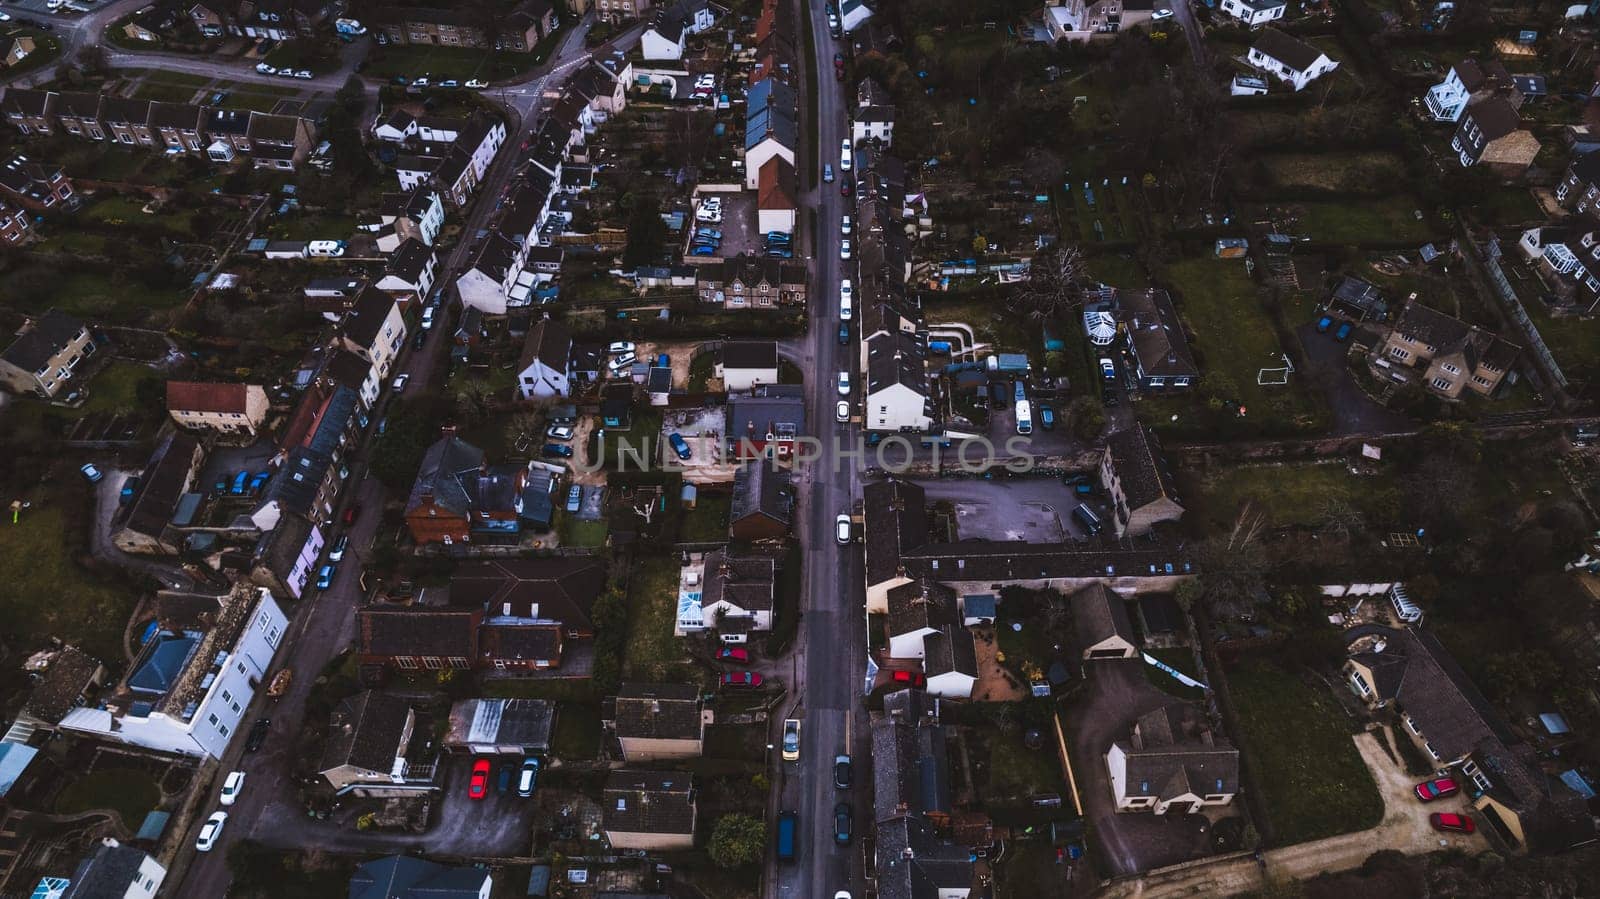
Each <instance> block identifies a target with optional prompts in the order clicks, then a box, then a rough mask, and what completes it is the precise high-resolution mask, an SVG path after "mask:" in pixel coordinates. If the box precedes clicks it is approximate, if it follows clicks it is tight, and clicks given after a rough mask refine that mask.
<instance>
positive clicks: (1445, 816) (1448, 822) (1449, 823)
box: [1428, 812, 1478, 833]
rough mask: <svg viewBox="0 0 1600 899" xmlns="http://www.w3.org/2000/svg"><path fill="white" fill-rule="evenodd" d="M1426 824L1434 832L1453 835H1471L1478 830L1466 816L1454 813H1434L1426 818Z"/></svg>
mask: <svg viewBox="0 0 1600 899" xmlns="http://www.w3.org/2000/svg"><path fill="white" fill-rule="evenodd" d="M1428 823H1429V824H1432V825H1433V829H1434V830H1445V831H1452V832H1454V833H1473V832H1475V831H1476V830H1477V829H1478V826H1477V825H1476V824H1473V823H1472V819H1471V818H1468V817H1467V816H1466V815H1458V814H1456V813H1455V812H1434V813H1433V814H1431V815H1429V816H1428Z"/></svg>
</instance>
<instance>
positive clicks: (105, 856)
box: [62, 842, 149, 899]
mask: <svg viewBox="0 0 1600 899" xmlns="http://www.w3.org/2000/svg"><path fill="white" fill-rule="evenodd" d="M148 857H149V856H148V855H146V854H145V853H144V852H143V851H142V850H139V849H135V848H133V847H132V846H126V845H115V846H113V845H110V844H109V843H105V842H102V843H100V844H99V845H97V846H95V848H94V852H92V853H90V855H89V857H88V858H85V859H84V860H83V861H81V862H79V863H78V869H77V870H76V871H74V872H73V874H72V885H71V886H70V887H68V888H67V892H66V893H65V894H64V895H63V896H62V899H101V897H107V896H123V895H125V894H127V893H128V892H129V889H130V888H131V887H133V886H134V885H135V883H136V882H137V875H138V873H139V866H140V865H142V864H144V860H145V859H146V858H148ZM140 886H141V888H142V886H143V885H142V884H140Z"/></svg>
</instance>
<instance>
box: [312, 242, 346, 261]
mask: <svg viewBox="0 0 1600 899" xmlns="http://www.w3.org/2000/svg"><path fill="white" fill-rule="evenodd" d="M306 252H307V253H310V254H311V255H313V256H321V257H323V258H336V257H339V256H343V255H344V241H342V240H313V241H311V242H310V243H308V244H306Z"/></svg>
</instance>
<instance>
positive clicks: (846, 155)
mask: <svg viewBox="0 0 1600 899" xmlns="http://www.w3.org/2000/svg"><path fill="white" fill-rule="evenodd" d="M852 152H853V151H852V150H851V149H850V138H848V137H847V138H845V139H844V140H842V141H839V171H841V172H848V171H850V167H851V164H852V160H851V159H850V157H851V155H852Z"/></svg>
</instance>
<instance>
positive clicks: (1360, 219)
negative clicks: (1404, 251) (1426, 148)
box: [1249, 194, 1434, 244]
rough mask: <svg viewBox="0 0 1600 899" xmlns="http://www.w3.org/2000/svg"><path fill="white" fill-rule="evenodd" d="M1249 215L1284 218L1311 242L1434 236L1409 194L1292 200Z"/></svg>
mask: <svg viewBox="0 0 1600 899" xmlns="http://www.w3.org/2000/svg"><path fill="white" fill-rule="evenodd" d="M1264 205H1265V207H1266V208H1264V209H1252V210H1250V212H1249V214H1262V215H1263V216H1264V215H1265V214H1267V213H1271V214H1272V215H1273V216H1274V217H1275V218H1277V219H1282V218H1285V217H1287V218H1288V219H1290V220H1292V221H1293V224H1292V225H1290V226H1288V227H1290V230H1292V231H1293V232H1294V233H1295V234H1298V235H1302V236H1305V237H1309V238H1311V239H1312V240H1318V241H1328V242H1332V243H1344V244H1360V243H1362V242H1365V241H1383V242H1393V241H1423V240H1427V239H1428V238H1430V237H1432V236H1434V235H1433V232H1432V229H1431V228H1430V227H1429V225H1428V222H1427V219H1426V218H1423V219H1421V220H1419V219H1418V218H1417V217H1416V212H1417V210H1419V209H1421V208H1422V207H1421V205H1420V204H1419V202H1418V201H1417V198H1416V197H1414V196H1412V195H1410V194H1390V195H1386V196H1383V197H1368V198H1363V199H1359V200H1295V201H1292V202H1284V203H1268V204H1264Z"/></svg>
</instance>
